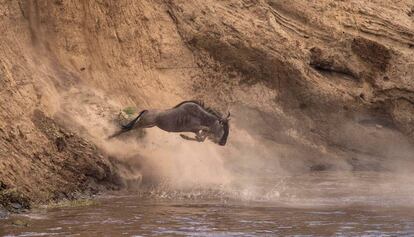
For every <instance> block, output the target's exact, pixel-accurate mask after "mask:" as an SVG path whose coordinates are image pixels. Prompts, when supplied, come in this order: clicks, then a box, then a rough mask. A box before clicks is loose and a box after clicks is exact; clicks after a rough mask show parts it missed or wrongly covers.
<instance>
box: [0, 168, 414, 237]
mask: <svg viewBox="0 0 414 237" xmlns="http://www.w3.org/2000/svg"><path fill="white" fill-rule="evenodd" d="M412 180H413V179H411V178H410V177H409V176H403V175H395V174H384V173H367V172H359V173H347V174H343V173H327V172H320V173H314V174H308V175H299V176H290V177H275V178H272V179H270V178H262V179H257V180H255V182H253V183H252V182H248V181H247V180H239V182H238V183H237V184H232V185H230V186H219V187H191V188H188V187H187V188H181V189H178V188H171V187H168V185H164V186H163V185H159V186H157V187H156V188H151V187H147V188H143V189H141V190H140V191H135V192H128V193H112V194H105V195H102V196H100V197H97V204H95V205H90V206H82V207H79V206H78V207H60V208H39V209H34V210H33V211H31V212H30V213H26V214H19V215H11V216H9V217H8V218H7V219H3V220H0V235H1V236H414V197H413V194H414V184H413V182H412ZM247 183H249V184H248V185H246V184H247ZM16 219H19V220H23V221H24V223H27V226H21V225H20V226H19V225H16V224H13V222H15V220H16Z"/></svg>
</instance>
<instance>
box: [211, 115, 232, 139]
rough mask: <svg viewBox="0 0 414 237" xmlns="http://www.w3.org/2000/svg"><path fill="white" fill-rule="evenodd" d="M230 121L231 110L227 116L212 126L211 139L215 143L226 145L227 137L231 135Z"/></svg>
mask: <svg viewBox="0 0 414 237" xmlns="http://www.w3.org/2000/svg"><path fill="white" fill-rule="evenodd" d="M229 121H230V112H229V113H228V115H227V117H226V118H220V119H218V120H217V121H216V123H215V124H214V125H213V127H212V128H211V133H210V135H209V139H210V140H211V141H213V142H214V143H217V144H219V145H220V146H224V145H226V143H227V137H228V136H229Z"/></svg>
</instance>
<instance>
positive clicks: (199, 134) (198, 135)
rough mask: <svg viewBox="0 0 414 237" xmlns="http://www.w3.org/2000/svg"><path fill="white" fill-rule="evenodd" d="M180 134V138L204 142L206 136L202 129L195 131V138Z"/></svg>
mask: <svg viewBox="0 0 414 237" xmlns="http://www.w3.org/2000/svg"><path fill="white" fill-rule="evenodd" d="M180 136H181V137H182V138H184V139H186V140H189V141H198V142H204V141H205V140H206V138H207V133H206V132H205V131H203V130H200V131H198V132H197V133H196V137H195V138H192V137H189V136H187V135H184V134H180Z"/></svg>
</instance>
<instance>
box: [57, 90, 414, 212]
mask: <svg viewBox="0 0 414 237" xmlns="http://www.w3.org/2000/svg"><path fill="white" fill-rule="evenodd" d="M59 104H60V111H59V112H57V113H56V117H57V118H59V119H60V120H62V121H64V122H65V123H67V124H68V125H70V126H71V127H73V128H74V129H75V130H77V131H78V132H79V133H80V134H81V135H82V136H85V137H88V138H89V139H90V140H91V141H93V142H94V143H95V144H96V145H97V146H98V147H99V148H100V149H102V150H103V151H105V152H106V153H107V154H108V156H109V157H110V158H111V159H112V162H113V164H114V165H115V166H116V168H117V170H118V172H119V174H120V175H121V176H122V178H123V180H124V183H125V186H126V188H128V189H135V190H138V191H140V192H141V193H142V194H143V195H145V196H146V197H148V196H149V197H152V198H188V197H191V198H200V197H202V198H206V197H208V198H221V199H236V200H247V201H267V202H269V201H270V202H275V201H277V202H283V203H285V204H288V205H304V206H307V205H323V204H326V202H327V199H326V197H329V196H332V195H334V194H332V192H333V191H332V189H326V190H325V186H324V185H323V184H324V183H325V182H328V183H329V182H331V183H330V184H331V185H334V186H336V188H337V190H336V191H335V195H337V194H338V193H342V194H343V196H344V197H348V199H346V200H342V201H341V202H343V203H344V204H346V203H349V202H358V201H359V202H362V201H369V200H371V199H370V197H377V198H378V197H381V196H382V198H384V200H387V198H389V197H394V196H395V195H396V194H398V195H403V196H404V195H408V194H407V190H408V191H409V190H414V185H412V184H410V183H409V182H408V180H410V177H411V175H407V174H406V173H404V174H398V173H399V172H400V171H403V170H405V171H407V170H409V169H410V168H411V167H412V166H408V165H412V163H410V162H409V156H410V154H412V153H411V152H412V149H411V148H412V147H410V145H409V143H402V140H398V139H397V138H401V139H402V137H399V136H398V134H397V135H396V133H394V132H393V131H392V130H390V129H387V128H383V130H378V127H368V128H366V127H363V128H364V129H365V130H366V131H365V130H361V129H362V128H361V125H359V124H353V123H344V125H343V126H338V131H340V133H335V134H340V135H336V136H333V137H332V140H333V142H336V143H337V144H345V145H346V146H350V147H356V148H358V149H360V150H362V151H364V152H365V153H366V154H370V155H371V156H376V157H379V159H380V160H381V159H385V160H384V161H381V162H380V164H381V165H382V166H385V167H386V168H388V170H386V171H382V172H380V173H377V174H375V175H374V177H377V176H378V175H379V176H380V177H377V178H375V179H372V176H371V175H370V172H360V173H358V174H355V173H354V172H353V171H354V170H352V168H351V165H349V164H347V163H346V162H344V160H341V159H338V157H334V158H335V159H333V160H330V161H329V162H330V164H334V167H335V169H336V171H334V172H315V173H312V172H309V165H308V164H307V162H308V160H306V159H299V158H298V157H306V156H307V154H306V153H304V152H303V151H300V150H295V148H294V147H292V146H284V145H281V144H279V143H277V142H275V141H271V140H269V139H264V138H260V137H258V136H257V135H254V134H251V133H250V131H251V130H250V129H251V128H247V127H240V124H241V123H238V122H237V117H236V118H233V120H232V124H231V133H230V136H229V140H228V144H227V145H226V146H225V147H221V146H218V145H215V144H213V143H211V142H209V141H206V142H204V143H198V142H191V141H187V140H183V139H182V138H181V137H180V136H178V134H176V133H167V132H164V131H162V130H160V129H158V128H150V129H145V131H137V130H134V131H131V132H129V133H126V134H123V135H121V136H119V137H117V138H115V139H111V140H108V139H107V137H108V136H109V135H111V134H112V133H114V132H115V131H117V130H118V129H119V121H118V118H117V116H118V114H119V112H120V110H121V109H122V108H124V107H125V106H122V105H121V104H120V103H117V102H115V101H112V100H110V99H109V97H108V96H106V95H105V94H104V93H102V92H99V91H97V90H93V89H91V88H87V87H82V88H77V89H75V88H73V89H71V90H69V91H68V92H66V93H63V94H61V98H60V100H59ZM140 109H144V108H140ZM138 111H139V110H138ZM236 114H239V115H240V114H243V113H242V111H238V112H236ZM356 131H359V133H358V136H356ZM361 132H362V134H364V136H366V137H365V138H364V137H363V136H361ZM369 134H371V135H373V136H369ZM357 137H358V139H363V140H364V142H363V140H358V139H357ZM390 137H391V138H393V141H386V140H384V139H386V138H390ZM387 144H391V145H388V146H387ZM379 145H380V146H381V147H378V149H376V148H377V146H379ZM358 146H360V147H358ZM398 148H400V149H398ZM410 149H411V150H410ZM374 151H375V152H377V153H375V152H374ZM371 153H372V154H371ZM349 155H350V156H355V154H353V153H352V152H351V153H349ZM387 155H391V156H393V158H395V159H392V158H391V159H390V160H392V161H390V160H386V159H388V157H387ZM358 156H359V157H358V160H359V161H360V162H362V163H361V164H356V165H361V166H364V165H365V166H370V165H372V164H371V163H370V162H371V160H370V157H369V155H365V156H366V157H361V156H364V155H361V154H358ZM381 156H384V157H383V158H381ZM367 157H368V158H367ZM398 157H399V159H397V158H398ZM401 157H402V158H401ZM364 159H367V161H366V162H365V163H364ZM292 167H293V168H292ZM402 167H405V168H404V169H402ZM397 174H398V175H397ZM396 184H398V185H400V186H398V187H400V188H396ZM355 193H357V194H358V195H362V196H364V197H366V198H363V199H361V198H360V197H359V199H358V196H357V197H352V198H350V197H349V195H351V194H355ZM398 195H397V196H398ZM404 197H406V196H404ZM338 200H339V199H338ZM409 200H410V203H411V200H412V198H409ZM393 201H394V199H392V201H390V202H393Z"/></svg>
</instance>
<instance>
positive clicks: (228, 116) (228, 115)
mask: <svg viewBox="0 0 414 237" xmlns="http://www.w3.org/2000/svg"><path fill="white" fill-rule="evenodd" d="M228 118H230V111H229V112H228V114H227V118H226V119H228Z"/></svg>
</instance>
